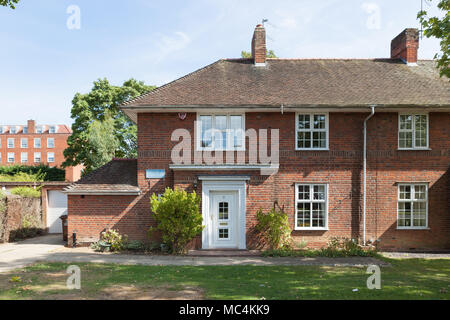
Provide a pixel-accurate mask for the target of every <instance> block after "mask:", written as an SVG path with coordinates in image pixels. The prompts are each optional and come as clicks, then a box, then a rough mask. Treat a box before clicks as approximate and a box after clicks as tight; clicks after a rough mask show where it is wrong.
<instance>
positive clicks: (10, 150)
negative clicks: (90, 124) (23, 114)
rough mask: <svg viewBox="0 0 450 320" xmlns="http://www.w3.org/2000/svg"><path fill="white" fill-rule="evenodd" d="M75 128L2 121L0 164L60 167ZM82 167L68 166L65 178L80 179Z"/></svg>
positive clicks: (0, 129) (61, 125) (32, 121)
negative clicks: (12, 123)
mask: <svg viewBox="0 0 450 320" xmlns="http://www.w3.org/2000/svg"><path fill="white" fill-rule="evenodd" d="M71 134H72V130H71V129H70V127H69V126H67V125H65V124H57V125H56V124H55V125H42V124H36V123H35V121H34V120H28V122H27V125H2V124H0V165H2V166H6V165H14V164H21V165H30V166H33V165H40V164H45V165H49V166H50V167H61V165H62V163H63V162H64V154H63V152H64V150H65V149H66V148H67V139H68V138H69V136H70V135H71ZM80 173H81V167H70V168H66V180H67V181H77V180H78V179H79V178H80Z"/></svg>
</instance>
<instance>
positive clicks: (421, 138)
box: [414, 115, 427, 148]
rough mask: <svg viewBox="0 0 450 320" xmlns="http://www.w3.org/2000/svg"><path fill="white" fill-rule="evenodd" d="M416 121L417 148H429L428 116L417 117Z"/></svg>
mask: <svg viewBox="0 0 450 320" xmlns="http://www.w3.org/2000/svg"><path fill="white" fill-rule="evenodd" d="M414 121H415V129H416V132H415V144H416V145H415V146H416V147H419V148H423V147H426V146H427V116H426V115H416V116H415V118H414Z"/></svg>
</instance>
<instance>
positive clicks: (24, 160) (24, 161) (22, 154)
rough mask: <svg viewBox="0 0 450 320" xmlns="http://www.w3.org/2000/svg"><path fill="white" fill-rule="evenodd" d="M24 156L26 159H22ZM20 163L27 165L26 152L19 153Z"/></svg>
mask: <svg viewBox="0 0 450 320" xmlns="http://www.w3.org/2000/svg"><path fill="white" fill-rule="evenodd" d="M24 155H26V157H24ZM20 163H28V152H21V153H20Z"/></svg>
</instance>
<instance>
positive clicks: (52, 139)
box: [47, 138, 55, 149]
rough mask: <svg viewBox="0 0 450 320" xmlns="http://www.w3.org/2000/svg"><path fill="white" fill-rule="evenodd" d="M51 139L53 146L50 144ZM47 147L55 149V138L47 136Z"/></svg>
mask: <svg viewBox="0 0 450 320" xmlns="http://www.w3.org/2000/svg"><path fill="white" fill-rule="evenodd" d="M49 141H53V146H50V143H49ZM47 149H55V138H47Z"/></svg>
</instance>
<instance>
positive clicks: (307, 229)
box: [294, 228, 329, 231]
mask: <svg viewBox="0 0 450 320" xmlns="http://www.w3.org/2000/svg"><path fill="white" fill-rule="evenodd" d="M294 230H295V231H328V230H329V229H328V228H295V229H294Z"/></svg>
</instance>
